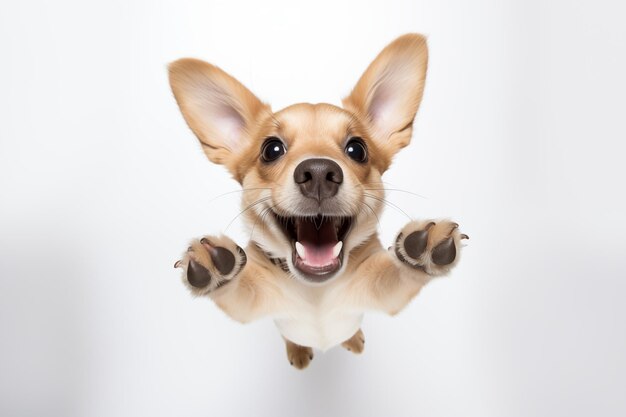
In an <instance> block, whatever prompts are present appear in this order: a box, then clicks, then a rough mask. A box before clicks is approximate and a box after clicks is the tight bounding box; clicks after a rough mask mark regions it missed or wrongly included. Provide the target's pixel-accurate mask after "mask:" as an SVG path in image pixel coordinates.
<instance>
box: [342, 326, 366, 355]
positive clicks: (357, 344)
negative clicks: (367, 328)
mask: <svg viewBox="0 0 626 417" xmlns="http://www.w3.org/2000/svg"><path fill="white" fill-rule="evenodd" d="M341 346H343V347H344V348H345V349H347V350H349V351H350V352H353V353H356V354H359V353H361V352H363V349H364V348H365V336H364V335H363V330H361V329H359V331H357V332H356V333H355V334H354V335H353V336H352V337H351V338H350V339H348V340H346V341H345V342H343V343H342V344H341Z"/></svg>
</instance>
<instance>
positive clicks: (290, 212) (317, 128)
mask: <svg viewBox="0 0 626 417" xmlns="http://www.w3.org/2000/svg"><path fill="white" fill-rule="evenodd" d="M427 60H428V52H427V47H426V42H425V39H424V38H423V37H422V36H420V35H404V36H402V37H400V38H398V39H397V40H395V41H394V42H392V43H391V44H390V45H388V46H387V47H386V48H385V49H384V50H383V51H382V52H381V53H380V54H379V55H378V57H377V58H376V59H375V60H374V61H373V62H372V63H371V64H370V66H369V67H368V69H367V70H366V71H365V73H364V74H363V76H362V77H361V79H360V80H359V81H358V83H357V85H356V87H355V88H354V89H353V91H352V93H351V94H350V95H349V96H348V97H346V98H345V99H344V100H343V105H344V108H339V107H336V106H332V105H330V104H296V105H293V106H290V107H287V108H285V109H283V110H280V111H278V112H275V113H274V112H272V111H271V109H270V108H269V106H268V105H266V104H264V103H262V102H261V101H260V100H259V99H257V98H256V97H255V96H254V95H253V94H252V93H251V92H250V91H249V90H247V89H246V88H245V87H244V86H243V85H242V84H240V83H239V82H238V81H237V80H235V79H234V78H232V77H231V76H229V75H228V74H226V73H225V72H223V71H222V70H220V69H219V68H217V67H215V66H213V65H210V64H207V63H205V62H202V61H198V60H194V59H182V60H179V61H176V62H174V63H172V64H171V65H170V67H169V69H170V83H171V86H172V90H173V92H174V95H175V97H176V100H177V102H178V104H179V106H180V108H181V111H182V113H183V115H184V117H185V120H186V121H187V123H188V124H189V126H190V127H191V129H192V130H193V131H194V133H195V134H196V136H197V137H198V139H199V140H200V142H201V145H202V147H203V149H204V151H205V153H206V155H207V156H208V158H209V159H210V160H211V161H213V162H215V163H219V164H224V165H225V166H226V167H227V168H228V169H229V170H230V172H231V173H232V174H233V176H234V177H235V178H236V179H237V181H239V182H240V183H241V184H242V186H243V189H244V191H243V193H242V194H243V198H242V207H243V208H242V210H244V211H243V214H242V215H243V216H244V218H245V220H246V223H247V224H248V225H249V227H250V231H251V238H252V240H254V241H255V242H256V243H257V244H258V245H260V246H261V247H262V248H263V249H264V250H265V251H266V252H268V253H269V254H270V255H271V256H272V257H275V258H281V259H285V260H286V262H287V265H288V268H289V270H290V272H292V274H293V275H294V276H296V277H298V278H300V279H302V280H303V281H305V282H307V283H312V284H321V283H324V282H328V280H329V279H331V278H332V277H335V276H338V275H339V274H340V273H341V271H342V270H343V269H344V268H345V267H346V266H347V263H348V258H349V256H348V255H349V253H350V251H351V250H353V249H354V248H355V247H357V246H359V245H362V244H363V243H365V242H366V241H367V240H368V239H369V238H371V237H372V236H373V235H374V234H375V233H376V225H377V222H378V217H379V215H380V212H381V209H382V201H383V200H382V199H383V196H384V192H383V187H382V183H381V175H382V174H383V173H384V172H385V171H386V170H387V168H388V167H389V165H390V164H391V160H392V157H393V155H394V154H395V153H396V152H397V151H398V150H399V149H401V148H402V147H404V146H406V145H407V144H408V143H409V141H410V139H411V134H412V125H413V119H414V117H415V114H416V112H417V109H418V107H419V103H420V101H421V97H422V91H423V88H424V81H425V77H426V67H427Z"/></svg>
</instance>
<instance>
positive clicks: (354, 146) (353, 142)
mask: <svg viewBox="0 0 626 417" xmlns="http://www.w3.org/2000/svg"><path fill="white" fill-rule="evenodd" d="M346 155H348V156H349V157H350V158H352V159H354V160H355V161H357V162H365V161H367V149H366V148H365V143H363V139H361V138H357V137H355V138H351V139H350V140H349V141H348V144H347V145H346Z"/></svg>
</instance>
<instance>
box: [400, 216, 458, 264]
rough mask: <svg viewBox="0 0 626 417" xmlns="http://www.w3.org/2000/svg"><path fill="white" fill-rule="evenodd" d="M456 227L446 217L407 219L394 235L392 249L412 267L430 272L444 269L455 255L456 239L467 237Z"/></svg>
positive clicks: (453, 259) (454, 258)
mask: <svg viewBox="0 0 626 417" xmlns="http://www.w3.org/2000/svg"><path fill="white" fill-rule="evenodd" d="M458 227H459V225H458V224H456V223H452V222H449V221H442V222H438V223H435V222H428V223H426V224H424V223H423V222H422V223H417V222H412V223H409V224H408V225H407V226H405V227H404V229H403V230H402V232H401V233H400V234H399V235H398V238H397V239H396V245H395V253H396V255H397V257H398V259H400V260H401V261H402V262H404V263H406V264H408V265H410V266H412V267H413V268H416V269H421V270H423V271H425V272H427V273H428V274H431V275H437V274H441V273H444V272H446V271H447V270H448V269H449V266H450V265H451V264H452V263H454V261H455V260H456V259H457V245H458V242H459V241H460V240H461V239H468V237H467V235H464V234H459V232H458Z"/></svg>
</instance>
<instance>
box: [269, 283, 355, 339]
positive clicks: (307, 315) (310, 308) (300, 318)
mask: <svg viewBox="0 0 626 417" xmlns="http://www.w3.org/2000/svg"><path fill="white" fill-rule="evenodd" d="M341 287H342V286H341V285H339V286H331V287H330V288H325V289H320V288H316V289H313V288H310V287H309V288H302V287H300V288H297V289H296V288H291V291H289V292H290V293H291V294H289V295H290V297H289V298H290V299H291V300H290V301H291V302H289V303H288V305H287V306H285V307H286V308H285V310H284V311H282V312H281V314H279V315H277V316H275V317H274V322H275V323H276V326H277V327H278V330H279V331H280V333H281V334H282V335H283V336H284V337H286V338H287V339H289V340H290V341H292V342H294V343H296V344H298V345H301V346H308V347H312V348H316V349H320V350H327V349H330V348H332V347H334V346H337V345H339V344H341V343H342V342H344V341H346V340H348V339H350V338H351V337H352V336H353V335H354V334H355V333H356V332H357V331H358V330H359V328H360V327H361V322H362V320H363V311H357V310H355V309H354V307H351V306H349V305H347V304H346V301H347V300H346V299H345V298H344V297H342V293H343V291H342V289H343V288H341ZM294 290H295V291H294Z"/></svg>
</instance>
